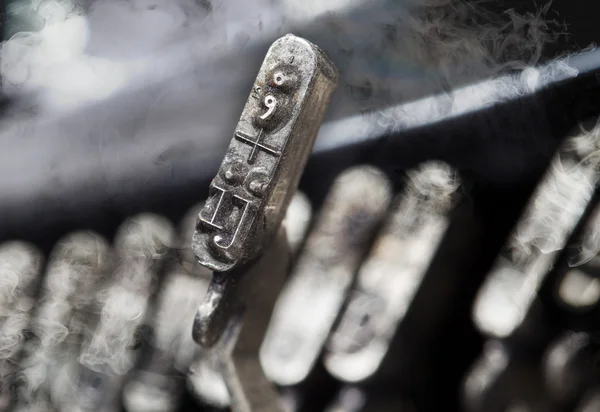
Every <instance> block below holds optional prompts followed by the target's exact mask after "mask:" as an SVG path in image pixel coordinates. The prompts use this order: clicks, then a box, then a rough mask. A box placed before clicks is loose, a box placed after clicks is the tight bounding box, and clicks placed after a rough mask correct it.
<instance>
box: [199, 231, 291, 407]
mask: <svg viewBox="0 0 600 412" xmlns="http://www.w3.org/2000/svg"><path fill="white" fill-rule="evenodd" d="M290 256H291V254H290V251H289V247H288V245H287V238H286V235H285V232H284V230H283V229H281V230H280V232H279V234H278V236H277V238H276V239H275V241H274V242H273V243H272V244H271V245H270V246H269V247H268V248H267V250H265V252H264V254H263V255H262V257H261V258H260V259H259V260H258V261H257V262H254V264H253V265H251V266H250V267H247V268H246V267H242V268H240V269H237V270H239V271H240V272H239V273H235V272H233V273H232V272H228V273H215V274H214V275H213V280H212V283H211V285H210V286H209V289H208V292H207V297H206V299H205V301H204V303H203V305H210V304H211V303H212V302H217V303H218V305H219V306H218V307H217V308H216V312H203V311H202V310H200V311H199V312H198V315H197V318H196V321H195V322H194V337H195V338H196V340H197V341H202V338H203V337H210V338H211V339H212V338H214V337H217V338H218V339H219V340H218V341H216V342H215V344H214V345H211V346H212V348H211V349H210V351H208V352H207V353H206V354H205V356H207V357H209V358H210V360H211V363H212V366H213V368H214V370H215V371H216V372H217V373H219V374H221V376H222V377H223V380H224V382H225V385H226V386H227V389H228V391H229V395H230V397H231V409H232V411H234V412H258V411H261V412H277V411H282V410H283V409H282V405H281V403H280V399H279V395H278V393H277V392H276V390H275V388H274V386H273V385H272V384H271V383H270V382H269V381H268V380H267V378H266V376H265V374H264V372H263V370H262V367H261V364H260V360H259V356H258V354H259V349H260V346H261V344H262V341H263V338H264V334H265V332H266V330H267V326H268V324H269V320H270V318H271V312H272V310H273V306H274V305H275V300H276V299H277V296H278V295H279V292H280V291H281V288H282V287H283V282H284V280H285V276H286V273H287V271H288V267H289V263H290ZM203 313H208V318H207V319H203V317H202V314H203ZM223 323H224V326H223V327H221V324H223ZM198 326H204V328H198ZM213 330H218V331H220V332H221V333H218V334H213V333H211V332H212V331H213ZM200 373H201V371H200Z"/></svg>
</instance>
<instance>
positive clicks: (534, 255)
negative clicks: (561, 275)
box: [474, 126, 600, 337]
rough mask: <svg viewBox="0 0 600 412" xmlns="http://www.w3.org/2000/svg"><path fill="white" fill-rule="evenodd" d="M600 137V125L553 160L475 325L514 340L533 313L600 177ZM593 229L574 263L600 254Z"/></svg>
mask: <svg viewBox="0 0 600 412" xmlns="http://www.w3.org/2000/svg"><path fill="white" fill-rule="evenodd" d="M597 135H598V126H596V127H595V128H594V129H593V130H591V131H584V133H583V134H581V135H578V136H575V137H572V138H570V139H568V140H567V141H566V142H565V143H564V144H563V146H562V147H561V149H560V151H559V153H558V154H557V155H556V156H555V157H554V158H553V160H552V162H551V164H550V168H549V170H548V171H547V172H546V174H545V176H544V177H543V179H542V181H541V182H540V184H539V186H538V187H537V188H536V191H535V193H534V194H533V196H532V198H531V199H530V201H529V204H528V206H527V208H526V210H525V212H524V214H523V216H522V217H521V219H520V220H519V222H518V223H517V226H516V228H515V230H514V231H513V233H512V235H511V237H510V238H509V240H508V243H507V245H506V249H507V251H508V254H509V255H508V256H507V257H506V258H499V259H498V261H497V263H496V265H495V267H494V269H493V270H492V271H491V273H490V275H489V276H488V279H487V280H486V282H485V283H484V285H483V287H482V289H481V291H480V293H479V296H478V298H477V300H476V303H475V306H474V318H475V323H476V324H477V325H478V327H479V328H480V329H481V330H483V331H484V332H486V333H489V334H491V335H493V336H501V337H505V336H508V335H510V334H511V333H512V332H514V331H515V330H516V329H517V328H518V327H519V325H520V324H521V322H522V321H523V319H524V318H525V316H526V315H527V313H528V311H529V309H530V307H531V304H532V302H533V300H534V299H535V297H536V294H537V289H538V287H539V286H540V284H541V282H542V281H543V279H544V278H545V276H546V275H547V273H548V271H549V270H550V268H551V266H552V265H553V263H554V259H555V258H556V253H557V252H558V251H559V250H561V249H563V248H564V247H565V246H566V242H567V240H568V238H569V236H570V234H571V232H572V230H573V229H574V228H575V225H576V224H577V222H578V221H579V219H580V217H581V216H582V214H583V212H584V210H585V208H586V206H587V204H588V202H589V201H590V199H591V197H592V195H593V192H594V190H595V188H596V185H597V183H598V180H599V179H600V163H598V161H600V157H599V156H598V154H597V152H598V148H597V147H596V146H595V144H596V143H595V142H596V141H597ZM582 159H583V160H582ZM596 224H597V223H594V225H593V226H595V225H596ZM593 229H594V227H591V228H589V230H587V231H586V235H585V236H584V240H583V242H582V244H581V245H580V252H579V253H578V254H577V255H576V256H575V257H573V258H572V260H571V264H572V265H577V264H581V263H583V262H586V261H588V260H590V259H592V258H593V257H594V256H596V254H597V253H598V251H600V244H598V241H597V236H596V234H595V233H594V230H593Z"/></svg>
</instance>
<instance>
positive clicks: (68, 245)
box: [17, 233, 108, 411]
mask: <svg viewBox="0 0 600 412" xmlns="http://www.w3.org/2000/svg"><path fill="white" fill-rule="evenodd" d="M107 263H108V243H107V242H105V241H104V240H103V239H101V238H100V237H99V236H97V235H94V234H91V233H75V234H72V235H69V236H67V237H66V238H65V239H63V240H61V241H59V242H58V244H57V246H56V247H55V249H54V251H53V252H52V254H51V256H50V261H49V265H48V271H47V274H46V276H45V278H44V283H43V286H42V289H41V291H40V296H39V298H38V301H37V303H36V304H37V306H38V308H37V312H36V316H35V318H33V320H32V322H31V324H30V327H31V331H32V333H33V335H34V336H35V339H34V340H32V341H30V342H27V343H26V345H25V355H24V357H23V359H22V360H21V362H20V364H19V372H18V383H19V387H18V390H19V397H18V404H17V408H18V410H20V411H21V410H33V409H32V408H38V409H39V408H40V407H41V406H42V405H41V404H45V403H47V402H48V392H47V387H48V386H49V384H50V382H51V381H52V379H51V376H52V373H53V372H55V371H56V370H57V369H58V368H60V366H61V365H62V363H63V362H64V361H65V360H66V359H68V358H69V356H72V354H71V353H70V352H71V351H72V350H73V349H74V348H76V347H77V344H78V343H79V342H78V340H79V338H78V335H80V334H81V332H82V329H83V328H85V325H84V324H83V322H82V319H81V314H79V316H77V315H78V313H77V312H80V311H82V310H83V309H84V308H85V307H86V306H87V305H89V304H91V303H92V301H93V294H95V293H97V292H98V290H97V286H98V285H99V284H100V282H101V281H102V280H103V276H104V275H105V274H106V271H107V267H106V266H107ZM78 318H79V321H77V320H78ZM86 318H87V319H85V321H87V322H89V321H91V319H90V318H89V316H88V317H86ZM68 337H70V339H67V338H68ZM40 403H41V404H40ZM42 410H43V409H42Z"/></svg>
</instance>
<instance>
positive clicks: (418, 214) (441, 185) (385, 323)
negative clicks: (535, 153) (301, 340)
mask: <svg viewBox="0 0 600 412" xmlns="http://www.w3.org/2000/svg"><path fill="white" fill-rule="evenodd" d="M406 180H407V187H406V189H405V193H403V194H401V195H400V196H399V197H398V198H397V199H396V202H395V203H396V204H395V207H394V210H393V211H392V212H391V214H390V215H389V216H388V218H387V222H386V223H385V224H384V227H383V229H382V231H381V233H380V234H379V235H378V238H377V240H376V241H375V244H374V245H373V248H372V249H371V252H370V254H369V256H367V258H366V259H365V261H364V262H363V264H362V266H361V269H360V271H359V274H358V278H357V284H356V286H355V288H354V289H353V291H352V293H351V295H350V298H349V302H348V304H347V306H346V308H345V310H344V312H343V313H342V315H341V318H340V321H339V323H338V325H337V327H336V329H335V330H334V331H333V333H332V335H331V337H330V340H329V344H328V351H327V354H326V356H325V359H324V362H325V366H326V367H327V370H328V371H329V372H330V373H331V374H332V375H334V376H335V377H337V378H338V379H340V380H342V381H346V382H357V381H362V380H365V379H367V378H369V377H370V376H371V375H373V374H374V373H375V372H376V371H377V369H378V368H379V366H380V364H381V362H382V361H383V358H384V356H385V354H386V353H387V351H388V348H389V346H390V342H391V340H392V338H393V336H394V334H395V332H396V329H397V326H398V323H399V322H401V319H402V318H403V316H404V314H405V313H406V311H407V309H408V307H409V305H410V303H411V302H412V300H413V297H414V294H415V293H416V291H417V289H418V287H419V285H420V283H421V280H422V278H423V276H424V275H425V271H426V270H427V267H428V265H429V262H430V260H431V258H432V256H433V254H434V253H435V251H436V249H437V247H438V244H439V242H440V240H441V238H442V236H443V234H444V233H445V231H446V227H447V225H448V213H449V211H450V209H451V208H452V206H453V205H454V204H455V203H456V200H457V198H458V193H457V189H458V188H459V187H460V182H459V180H458V175H457V173H456V171H454V170H452V168H450V167H449V166H447V165H445V164H441V163H428V164H425V165H422V166H421V167H420V168H418V169H416V170H413V171H411V172H409V173H408V177H407V179H406Z"/></svg>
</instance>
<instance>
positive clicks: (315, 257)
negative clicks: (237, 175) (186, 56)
mask: <svg viewBox="0 0 600 412" xmlns="http://www.w3.org/2000/svg"><path fill="white" fill-rule="evenodd" d="M597 133H598V132H597V131H596V130H592V131H585V132H582V133H581V135H579V136H576V137H574V138H571V139H569V140H568V141H567V142H566V143H565V144H564V145H563V146H562V149H561V150H560V152H559V153H558V154H557V155H556V156H555V158H554V160H553V162H552V164H551V166H550V168H549V170H548V171H547V173H546V176H545V178H544V179H543V181H542V182H541V183H540V185H539V186H538V188H537V189H536V192H535V194H534V196H533V197H532V198H531V199H530V202H529V205H528V207H527V209H526V210H525V212H524V214H523V215H522V216H521V219H520V221H519V223H518V224H517V226H516V227H515V228H514V230H513V233H512V235H511V236H510V237H509V238H508V239H507V240H506V244H505V247H504V249H503V252H502V253H501V254H500V255H499V256H498V258H497V260H496V263H495V264H494V266H493V269H492V270H491V272H490V273H489V274H488V276H487V278H486V280H485V282H484V284H483V287H482V288H480V290H479V292H478V295H477V298H476V300H475V302H474V304H473V306H472V322H473V323H474V325H475V327H476V328H477V329H478V330H479V332H480V333H481V334H482V335H483V336H484V337H485V339H486V341H487V342H486V343H485V346H484V350H483V352H482V354H481V355H480V356H479V358H478V359H477V360H476V362H474V364H473V365H472V367H471V369H470V370H469V371H468V373H467V374H466V375H465V376H464V378H463V381H462V383H461V386H460V387H461V393H460V394H457V396H458V397H459V398H460V399H461V403H462V405H463V407H464V410H466V411H469V412H477V411H496V410H498V411H500V410H502V411H507V412H508V411H511V412H517V411H522V412H524V411H531V412H533V411H544V412H547V411H551V410H567V409H568V410H573V411H577V412H591V411H598V410H600V386H597V384H598V375H597V361H598V357H597V354H598V350H597V348H598V344H597V342H596V341H595V340H594V339H593V337H592V336H590V335H589V334H586V333H584V332H578V333H575V332H568V331H566V332H565V333H564V334H562V335H560V336H557V337H556V338H555V339H553V340H551V341H548V342H546V343H545V344H543V345H541V346H540V347H539V353H540V356H539V364H536V365H537V366H536V368H537V369H536V372H535V373H534V375H535V377H536V378H535V379H534V378H531V379H533V380H535V384H533V383H531V382H532V381H528V380H527V379H526V378H523V377H522V376H529V377H531V374H530V375H527V374H525V375H519V374H518V373H517V372H514V371H515V370H516V369H518V368H516V367H515V366H514V365H515V364H519V361H518V359H517V358H518V352H519V350H518V344H522V341H524V340H525V341H526V340H527V336H529V335H527V334H525V335H524V336H525V337H522V338H519V339H513V340H511V339H510V338H511V337H514V336H516V334H517V333H518V331H519V330H520V328H521V329H522V328H523V327H524V324H525V323H526V321H527V319H528V318H529V317H531V316H535V314H534V311H535V310H537V309H536V296H537V291H538V289H539V288H540V287H541V285H542V284H543V283H544V281H545V279H546V276H547V274H548V273H549V272H550V270H551V268H552V266H553V264H554V262H555V260H556V257H557V255H558V254H559V253H560V251H561V250H562V249H564V248H565V246H566V244H567V242H569V239H570V238H571V237H572V236H571V235H572V233H573V231H574V229H575V227H576V226H577V225H578V224H579V221H580V219H581V217H582V216H583V215H584V211H586V210H589V208H590V206H589V203H590V202H591V201H592V199H594V191H595V185H596V183H597V181H598V178H599V173H600V169H599V168H598V166H599V164H598V163H599V161H600V158H598V156H597V152H596V150H597V148H596V146H595V145H597ZM391 187H392V186H391V184H390V183H389V181H388V179H387V177H386V176H385V175H384V174H383V173H382V172H381V171H379V170H377V169H376V168H374V167H371V166H356V167H353V168H351V169H348V170H346V171H344V172H343V173H341V174H340V175H339V176H338V178H337V179H336V181H335V183H334V184H333V185H332V186H331V188H330V191H329V194H328V196H327V198H326V200H325V202H324V203H323V205H322V207H321V208H320V210H318V211H313V210H312V207H311V204H310V202H309V200H308V199H307V198H306V197H305V196H304V195H303V194H302V193H300V192H299V193H297V195H296V197H295V198H294V200H293V203H292V205H291V207H290V208H289V210H288V213H287V216H286V219H285V222H284V224H285V225H286V228H287V236H288V239H289V243H290V245H291V249H292V251H293V253H294V256H295V263H294V266H293V269H292V270H291V272H290V273H289V277H288V279H287V283H286V286H285V288H284V290H283V292H282V294H281V295H280V297H279V299H278V302H277V305H276V307H275V311H274V313H273V316H272V318H271V323H270V327H269V330H268V333H267V336H266V338H265V340H264V341H263V345H262V349H261V352H260V360H261V364H262V367H263V369H264V371H265V373H266V375H267V376H268V377H269V379H270V380H272V381H273V382H274V383H275V384H277V385H278V388H280V389H281V396H282V399H283V402H284V404H285V405H286V408H287V409H288V410H289V411H295V410H297V407H296V405H297V398H298V396H299V395H298V394H297V393H296V392H294V390H291V389H290V390H287V389H286V388H293V387H294V385H297V384H299V383H301V382H302V381H303V380H305V379H306V378H307V377H308V376H309V375H310V373H311V370H312V369H313V368H315V365H317V364H318V365H320V366H321V367H324V368H325V370H326V371H327V372H328V373H329V374H330V375H331V376H332V377H333V378H335V379H336V380H338V381H339V382H341V383H342V384H341V385H340V387H341V389H340V391H339V393H338V394H337V396H334V397H333V398H332V399H333V400H332V401H331V402H330V405H329V406H328V407H327V409H326V410H327V411H330V412H333V411H347V412H352V411H362V410H376V408H375V407H369V408H366V407H365V405H367V404H369V402H370V399H369V393H368V391H366V390H364V389H362V386H361V383H362V382H366V381H368V380H370V379H373V377H375V376H377V374H378V373H379V372H380V370H381V369H382V364H383V363H384V359H385V358H386V354H387V352H388V351H389V350H390V347H391V346H392V341H393V339H394V336H395V335H396V334H397V333H398V330H399V329H400V326H401V325H402V322H403V319H404V315H405V313H406V312H407V310H409V308H410V306H411V303H412V300H413V298H414V296H415V294H416V293H417V291H418V290H419V287H420V285H421V284H422V281H423V276H424V274H425V273H426V271H427V267H428V264H429V262H430V260H431V258H432V256H433V254H434V253H435V252H436V249H437V247H438V244H439V241H440V239H441V237H442V236H443V234H444V232H445V230H446V228H447V226H448V224H449V223H448V222H449V215H450V213H451V211H452V209H453V207H454V206H455V205H456V204H457V202H458V201H459V200H460V198H461V196H464V195H465V194H464V193H465V192H464V190H463V188H462V183H461V179H460V176H459V175H458V174H457V173H456V172H455V171H454V170H453V169H452V168H451V167H449V166H447V165H446V164H443V163H440V162H429V163H425V164H421V165H420V166H419V167H418V168H416V169H413V170H410V171H408V172H406V173H405V185H404V188H403V190H401V192H399V193H392V189H391ZM199 208H200V205H198V206H197V207H194V208H193V209H192V210H190V211H189V213H188V215H187V216H186V217H185V218H184V219H183V220H182V221H181V222H180V224H179V227H174V225H173V224H172V223H171V222H170V221H168V220H166V219H164V218H162V217H161V216H157V215H151V214H142V215H138V216H135V217H133V218H131V219H129V220H128V221H126V222H124V223H123V224H122V225H121V227H120V229H119V230H118V232H117V234H116V236H115V239H114V242H112V244H111V243H109V241H108V240H107V239H104V238H102V237H101V236H99V235H97V234H94V233H91V232H79V233H72V234H70V235H69V236H67V237H65V238H64V239H62V240H61V241H60V242H59V243H58V244H57V245H56V246H55V247H54V249H53V251H52V253H51V254H50V256H49V257H47V258H46V257H44V256H42V255H41V253H40V252H39V251H37V250H36V248H35V247H34V246H33V245H30V244H26V243H23V242H19V241H15V242H7V243H4V244H3V245H2V246H1V248H0V410H2V409H5V408H7V407H8V406H7V405H9V403H11V401H10V400H11V398H12V399H13V402H12V404H13V405H16V410H20V411H21V410H23V411H24V410H28V411H31V410H36V411H76V410H87V409H86V408H90V410H91V409H93V410H96V411H98V410H101V411H106V412H108V411H113V410H121V408H122V405H124V407H125V409H126V410H127V411H130V412H138V411H139V412H148V411H165V412H168V411H175V410H178V408H179V404H180V399H181V397H182V396H183V393H184V392H186V393H187V394H188V396H189V395H191V396H192V397H193V398H194V399H196V401H197V402H198V405H205V406H206V405H212V407H214V408H217V409H218V408H225V407H226V406H227V405H228V403H229V397H228V392H227V389H226V387H225V385H224V383H223V381H222V379H221V377H220V376H219V374H218V373H216V372H215V370H214V368H213V366H212V365H211V362H210V361H209V360H207V359H206V358H205V357H204V356H203V350H202V348H201V347H199V346H198V345H197V344H195V343H194V342H193V340H192V337H191V326H192V322H193V318H194V314H195V311H196V309H197V307H198V306H199V304H200V302H201V300H202V298H203V295H204V293H205V291H206V289H207V287H208V283H209V281H210V275H211V274H210V273H209V272H208V271H207V270H206V269H203V268H202V267H200V266H199V265H197V264H196V263H195V258H194V256H193V253H192V252H191V250H190V241H191V237H192V233H193V230H194V226H195V222H196V216H197V213H198V211H199ZM588 215H589V216H588ZM588 215H586V216H588V217H587V218H586V219H587V221H586V222H585V224H584V225H583V227H584V230H583V234H582V236H580V237H578V242H579V243H578V244H577V245H575V246H577V247H575V248H571V249H572V250H574V251H575V252H574V253H573V254H572V256H571V257H570V260H569V267H570V269H569V270H568V271H566V272H565V273H564V275H563V276H562V278H561V281H560V282H558V283H557V287H556V294H555V296H556V299H557V300H560V303H561V305H562V306H563V307H564V310H565V311H573V312H574V313H579V312H581V311H583V312H585V311H586V310H591V308H594V307H595V305H596V304H597V302H598V300H599V298H600V280H599V279H597V278H596V277H595V276H594V274H593V273H594V268H595V267H600V266H599V265H600V260H598V258H597V257H596V255H597V254H598V251H599V250H600V234H599V233H600V232H599V231H598V230H596V227H598V225H599V224H600V209H599V212H594V213H591V214H590V213H588ZM42 272H43V273H45V276H42ZM40 291H41V292H40ZM530 327H532V328H534V329H535V326H530ZM515 342H517V343H518V344H517V343H515ZM142 347H145V348H146V349H145V350H146V352H147V353H146V355H145V356H144V357H143V359H141V358H140V353H141V352H142V351H141V349H140V348H142ZM590 365H592V367H590ZM594 365H595V366H594ZM511 371H512V372H511ZM521 372H522V371H521ZM511 373H512V374H513V375H511ZM511 376H512V377H511ZM523 379H525V380H526V381H527V382H528V383H526V384H524V383H523V382H522V380H523ZM523 387H526V388H527V391H530V392H535V394H536V395H535V396H533V397H532V399H535V401H532V400H531V399H529V400H528V399H527V396H520V395H519V393H520V392H519V391H521V392H522V391H524V390H525V389H523ZM499 388H502V389H499ZM511 391H512V392H511ZM511 393H513V394H514V396H513V395H511ZM15 397H16V402H15ZM402 402H404V403H403V404H402V405H403V406H402V408H403V409H393V410H411V411H412V410H414V408H412V409H411V405H410V400H403V401H402ZM85 405H87V406H85ZM499 405H501V406H499ZM561 408H563V409H561ZM565 408H566V409H565ZM390 410H392V409H390Z"/></svg>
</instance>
